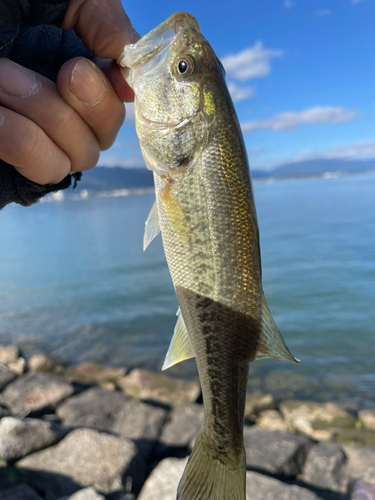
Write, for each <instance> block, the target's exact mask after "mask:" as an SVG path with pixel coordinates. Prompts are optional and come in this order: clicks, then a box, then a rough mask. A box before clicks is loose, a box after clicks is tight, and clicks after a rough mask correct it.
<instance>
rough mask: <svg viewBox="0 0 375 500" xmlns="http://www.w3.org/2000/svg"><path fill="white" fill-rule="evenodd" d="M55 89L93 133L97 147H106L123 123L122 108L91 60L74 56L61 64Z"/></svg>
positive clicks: (103, 76)
mask: <svg viewBox="0 0 375 500" xmlns="http://www.w3.org/2000/svg"><path fill="white" fill-rule="evenodd" d="M103 86H104V91H103ZM57 88H58V90H59V92H60V94H61V96H62V97H63V98H64V100H65V101H66V102H67V104H69V106H71V107H72V108H73V109H75V110H76V111H77V113H78V114H79V115H80V116H81V118H82V119H83V120H84V121H85V122H86V123H87V125H88V126H89V127H90V128H91V130H92V131H93V132H94V134H95V136H96V138H97V140H98V143H99V146H100V149H102V150H103V149H108V148H109V147H110V146H111V145H112V144H113V142H114V141H115V138H116V135H117V133H118V131H119V129H120V127H121V125H122V124H123V122H124V118H125V107H124V103H123V102H122V100H121V99H120V98H119V97H118V95H117V94H116V92H115V90H114V89H113V87H112V85H111V84H110V82H109V81H108V79H107V78H106V76H105V75H104V74H103V73H102V72H101V71H100V69H99V68H98V67H97V66H96V65H95V64H94V63H93V62H91V61H89V60H88V59H84V58H78V57H76V58H74V59H71V60H69V61H68V62H66V63H65V64H64V65H63V66H62V67H61V69H60V71H59V74H58V76H57Z"/></svg>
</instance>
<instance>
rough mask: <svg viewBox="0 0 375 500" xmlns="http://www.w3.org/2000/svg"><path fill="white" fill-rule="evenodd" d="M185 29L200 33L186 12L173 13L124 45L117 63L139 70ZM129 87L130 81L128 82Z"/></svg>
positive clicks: (196, 24) (195, 21) (194, 20)
mask: <svg viewBox="0 0 375 500" xmlns="http://www.w3.org/2000/svg"><path fill="white" fill-rule="evenodd" d="M185 29H193V30H195V31H197V32H198V33H200V32H201V31H200V27H199V24H198V21H197V20H196V19H195V17H194V16H192V15H191V14H188V13H186V12H175V13H174V14H172V15H171V16H170V17H168V19H167V20H165V21H164V22H163V23H161V24H160V25H159V26H157V27H156V28H154V29H153V30H152V31H150V32H149V33H147V35H145V36H144V37H142V38H141V39H140V40H139V41H138V42H137V43H135V44H131V45H125V48H124V52H123V53H122V54H121V56H120V57H119V59H118V60H117V63H118V64H119V65H120V66H123V67H128V68H131V69H135V68H139V67H140V66H142V65H143V64H145V63H146V62H147V61H149V60H150V59H152V58H153V57H155V56H156V55H157V54H159V53H160V52H161V51H162V50H163V49H165V48H167V47H168V46H169V45H171V43H173V41H174V40H175V38H176V37H177V36H178V35H179V34H180V33H181V31H183V30H185ZM127 83H129V84H130V85H131V81H128V82H127Z"/></svg>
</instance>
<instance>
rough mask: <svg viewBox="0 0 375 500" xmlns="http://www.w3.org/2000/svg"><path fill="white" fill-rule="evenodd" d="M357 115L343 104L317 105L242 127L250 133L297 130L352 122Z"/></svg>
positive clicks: (250, 122)
mask: <svg viewBox="0 0 375 500" xmlns="http://www.w3.org/2000/svg"><path fill="white" fill-rule="evenodd" d="M357 115H358V113H357V112H356V111H353V110H351V109H347V108H344V107H341V106H337V107H333V106H316V107H314V108H308V109H304V110H302V111H297V112H296V111H287V112H285V113H279V114H277V115H274V116H272V117H271V118H266V119H265V120H258V121H249V122H244V123H241V127H242V131H243V132H244V133H245V134H250V133H252V132H254V131H255V130H260V129H269V130H273V131H275V132H284V131H286V130H296V129H298V127H300V126H301V125H315V124H322V123H325V124H326V123H345V122H350V121H352V120H354V118H355V117H356V116H357Z"/></svg>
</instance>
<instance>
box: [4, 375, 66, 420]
mask: <svg viewBox="0 0 375 500" xmlns="http://www.w3.org/2000/svg"><path fill="white" fill-rule="evenodd" d="M73 392H74V389H73V386H72V385H70V384H68V383H67V382H65V381H64V380H63V379H62V378H60V377H57V376H56V375H49V374H45V373H30V374H26V375H24V376H23V377H20V378H18V379H17V380H15V381H14V382H11V383H10V384H8V386H7V387H6V388H5V390H4V391H3V394H2V399H3V401H4V402H5V403H6V404H7V405H8V406H9V408H10V410H11V411H12V413H14V414H15V415H20V416H26V415H30V416H36V415H39V414H42V413H47V412H48V411H50V410H51V409H54V408H56V406H57V405H58V404H59V403H60V402H61V401H62V400H63V399H65V398H67V397H68V396H70V395H71V394H73Z"/></svg>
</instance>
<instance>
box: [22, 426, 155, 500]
mask: <svg viewBox="0 0 375 500" xmlns="http://www.w3.org/2000/svg"><path fill="white" fill-rule="evenodd" d="M17 468H18V470H19V471H20V473H21V474H22V476H23V479H24V481H25V482H27V483H28V484H30V485H31V486H32V487H34V488H35V489H37V490H38V491H41V492H42V493H43V496H44V497H45V498H46V499H48V500H53V499H58V498H60V497H63V496H66V495H71V494H73V493H75V492H76V491H78V490H80V489H82V488H83V487H88V486H92V487H94V488H95V489H97V490H98V491H100V492H102V493H104V494H108V493H112V492H115V491H121V490H122V489H123V482H124V483H126V481H127V478H131V482H132V485H133V490H134V491H135V492H137V491H139V489H140V487H141V485H142V484H143V482H144V479H145V474H146V466H145V464H144V461H143V460H141V459H140V457H139V455H138V450H137V447H136V446H135V444H134V443H133V442H132V441H130V440H128V439H124V438H121V437H117V436H112V435H109V434H105V433H102V432H98V431H95V430H93V429H76V430H74V431H72V432H71V433H70V434H68V435H67V436H66V437H65V438H64V439H63V440H62V441H60V443H59V444H57V445H55V446H52V447H50V448H47V449H45V450H42V451H38V452H36V453H33V454H32V455H29V456H27V457H25V458H23V459H22V460H20V461H19V462H17Z"/></svg>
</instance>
